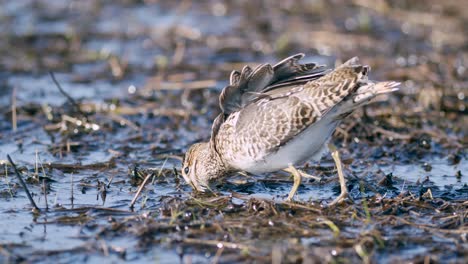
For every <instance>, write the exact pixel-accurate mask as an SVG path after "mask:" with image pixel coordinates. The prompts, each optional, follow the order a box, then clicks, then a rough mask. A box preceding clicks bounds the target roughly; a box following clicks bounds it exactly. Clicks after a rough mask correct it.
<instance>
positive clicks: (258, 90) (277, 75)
mask: <svg viewBox="0 0 468 264" xmlns="http://www.w3.org/2000/svg"><path fill="white" fill-rule="evenodd" d="M303 57H304V54H302V53H300V54H296V55H294V56H291V57H288V58H286V59H284V60H282V61H280V62H279V63H277V64H275V65H274V66H271V65H270V64H262V65H260V66H258V67H256V68H255V69H254V70H252V69H251V68H250V67H249V66H245V67H244V68H243V69H242V71H241V72H238V71H233V72H232V73H231V76H230V83H229V85H228V86H227V87H225V88H224V89H223V91H222V92H221V94H220V96H219V105H220V108H221V110H222V112H223V113H224V114H225V115H229V114H231V113H233V112H236V111H239V110H240V109H242V108H244V107H245V106H246V105H248V104H249V103H251V102H253V101H255V100H258V99H261V98H264V97H265V96H266V94H265V92H266V91H271V90H275V89H277V88H281V87H284V86H293V85H300V84H304V83H306V82H308V81H311V80H314V79H317V78H319V77H321V76H323V75H324V73H325V70H324V69H323V66H319V65H317V64H315V63H308V64H300V63H299V60H300V59H301V58H303Z"/></svg>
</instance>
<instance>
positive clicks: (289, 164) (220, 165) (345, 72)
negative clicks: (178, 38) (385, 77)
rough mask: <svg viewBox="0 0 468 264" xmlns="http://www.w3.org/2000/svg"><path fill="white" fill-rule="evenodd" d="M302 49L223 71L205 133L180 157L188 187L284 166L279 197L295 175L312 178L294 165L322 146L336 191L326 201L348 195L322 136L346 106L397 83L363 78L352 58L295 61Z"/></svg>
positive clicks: (364, 68) (316, 155)
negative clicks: (287, 177)
mask: <svg viewBox="0 0 468 264" xmlns="http://www.w3.org/2000/svg"><path fill="white" fill-rule="evenodd" d="M304 56H305V55H304V54H303V53H299V54H296V55H293V56H290V57H287V58H285V59H283V60H281V61H280V62H278V63H276V64H274V65H271V64H269V63H265V64H261V65H258V66H257V67H255V68H252V67H250V66H248V65H247V66H244V67H243V68H242V70H241V71H237V70H234V71H232V72H231V75H230V78H229V84H228V85H227V86H226V87H225V88H224V89H223V90H222V91H221V94H220V96H219V106H220V110H221V111H220V113H219V115H218V116H217V117H216V118H215V119H214V121H213V125H212V128H211V135H210V139H209V140H208V141H206V142H199V143H195V144H193V145H191V146H190V147H189V148H188V150H187V151H186V153H185V155H184V157H183V159H182V170H181V172H182V176H183V178H184V180H185V181H186V182H187V183H188V184H189V185H191V186H192V187H193V189H195V190H196V191H199V192H206V191H210V190H212V189H211V187H210V183H212V182H215V181H216V182H218V181H219V180H221V179H224V178H225V177H227V176H229V175H232V174H233V173H235V172H247V173H251V174H258V173H270V172H275V171H279V170H285V171H288V172H290V173H291V174H292V175H293V177H294V184H293V187H292V188H291V191H290V192H289V194H288V197H287V199H286V200H287V201H292V200H293V197H294V195H295V194H296V192H297V189H298V187H299V185H300V183H301V179H302V177H313V176H312V175H308V174H306V173H304V172H303V171H300V170H298V169H297V168H296V167H297V166H300V165H301V164H303V163H305V162H306V161H314V162H318V161H320V159H321V158H322V156H323V155H324V154H325V153H327V152H330V153H331V156H332V158H333V160H334V162H335V165H336V170H337V174H338V178H339V182H340V187H341V193H340V195H339V196H338V197H336V199H334V200H333V201H332V202H331V203H330V204H329V205H334V204H337V203H339V202H342V201H344V200H345V199H346V198H347V197H348V190H347V187H346V180H345V177H344V173H343V166H342V164H341V161H340V156H339V152H338V150H337V148H336V147H335V146H334V145H333V144H331V143H330V138H331V136H332V133H333V132H334V130H335V129H336V127H337V126H338V125H339V124H340V122H341V121H342V120H343V119H346V118H347V117H348V116H350V114H351V113H352V112H353V111H354V110H356V109H357V108H359V107H361V106H363V105H365V104H368V103H369V102H371V101H372V99H374V98H375V97H376V96H378V95H381V94H387V93H390V92H394V91H396V90H398V89H399V88H398V86H399V83H398V82H394V81H383V82H375V81H371V80H369V78H368V74H369V72H370V67H369V66H368V65H361V64H360V62H359V59H358V58H357V57H354V58H351V59H349V60H348V61H346V62H345V63H343V64H341V65H339V66H338V67H336V68H334V69H329V68H327V67H325V66H323V65H319V64H316V63H305V64H301V63H300V60H301V59H302V58H303V57H304Z"/></svg>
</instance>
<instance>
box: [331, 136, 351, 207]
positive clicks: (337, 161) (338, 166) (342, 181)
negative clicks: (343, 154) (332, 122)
mask: <svg viewBox="0 0 468 264" xmlns="http://www.w3.org/2000/svg"><path fill="white" fill-rule="evenodd" d="M328 148H329V149H330V152H331V156H332V158H333V160H334V161H335V165H336V170H337V172H338V178H339V179H340V187H341V193H340V195H339V196H338V197H336V198H335V200H333V201H332V202H331V203H330V204H329V205H328V206H333V205H335V204H337V203H340V202H342V201H344V199H346V198H347V197H348V189H347V188H346V180H345V178H344V174H343V166H342V164H341V160H340V153H339V152H338V150H337V149H336V147H335V146H334V145H333V144H331V143H330V144H329V145H328Z"/></svg>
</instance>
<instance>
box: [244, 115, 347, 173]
mask: <svg viewBox="0 0 468 264" xmlns="http://www.w3.org/2000/svg"><path fill="white" fill-rule="evenodd" d="M337 124H338V122H337V121H334V122H330V121H329V120H321V121H319V122H317V123H315V124H314V125H312V126H310V127H309V128H308V129H306V130H305V131H303V132H302V133H300V134H299V135H297V136H296V137H295V138H293V139H292V140H290V141H289V142H288V143H286V144H285V145H284V146H282V147H281V148H280V149H279V150H278V151H277V152H275V153H271V154H267V155H265V157H264V158H263V159H261V160H257V161H255V160H252V159H246V158H244V159H242V160H238V161H239V162H238V163H237V164H235V165H236V167H237V168H239V169H241V170H244V171H247V172H250V173H265V172H273V171H277V170H281V169H284V168H287V167H288V166H289V165H295V164H297V165H298V164H299V163H302V162H305V161H307V160H309V159H311V160H314V161H318V160H320V158H321V157H322V155H323V154H324V152H326V151H327V150H328V146H327V143H328V141H329V139H330V137H331V134H332V133H333V131H334V130H335V127H336V126H337Z"/></svg>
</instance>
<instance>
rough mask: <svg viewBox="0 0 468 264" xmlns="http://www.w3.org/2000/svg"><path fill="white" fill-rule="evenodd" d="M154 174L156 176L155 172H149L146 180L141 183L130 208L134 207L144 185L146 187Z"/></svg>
mask: <svg viewBox="0 0 468 264" xmlns="http://www.w3.org/2000/svg"><path fill="white" fill-rule="evenodd" d="M152 176H154V172H153V173H151V174H148V175H147V176H146V178H145V180H144V181H143V182H142V183H141V185H140V187H138V191H137V193H136V194H135V197H133V200H132V202H131V203H130V209H133V206H134V205H135V202H136V200H137V198H138V196H140V193H141V190H143V187H145V185H146V183H147V182H148V180H149V178H151V177H152Z"/></svg>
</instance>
